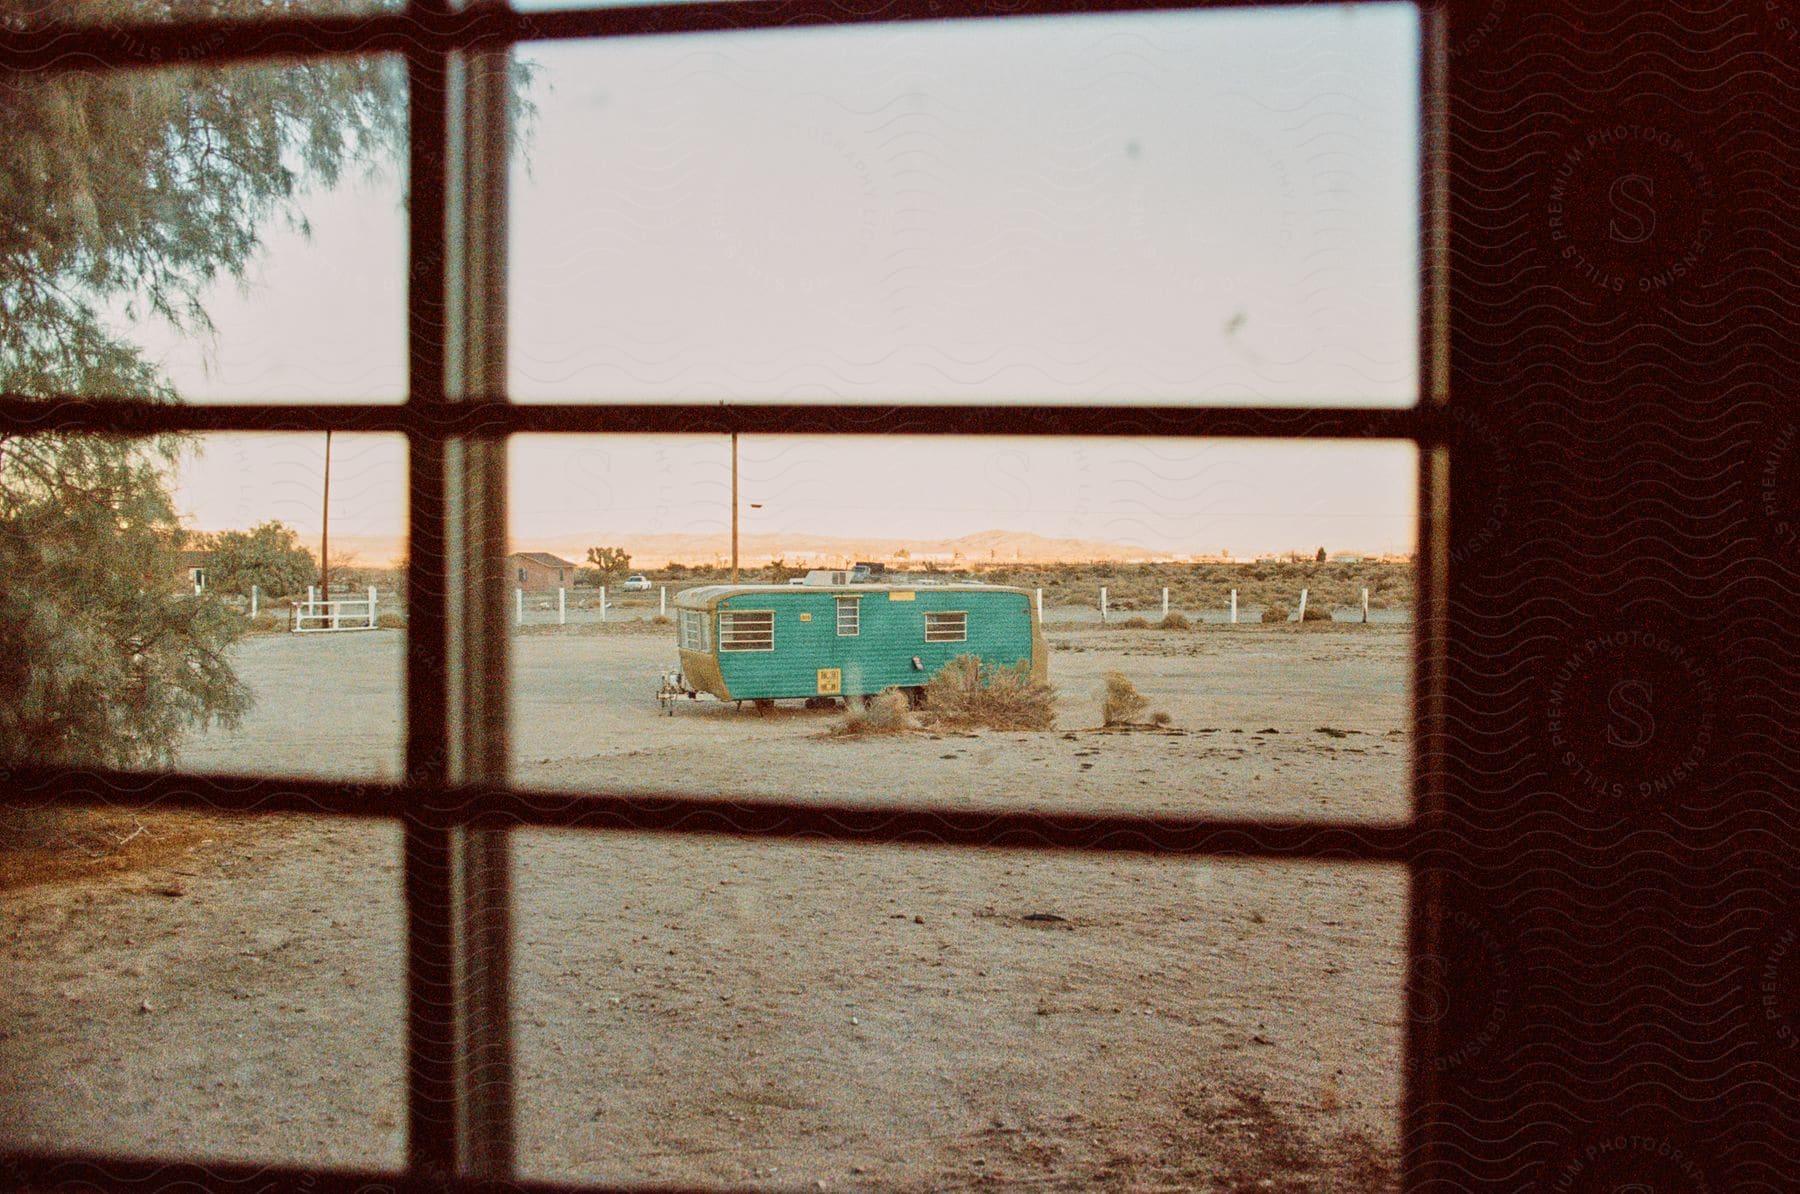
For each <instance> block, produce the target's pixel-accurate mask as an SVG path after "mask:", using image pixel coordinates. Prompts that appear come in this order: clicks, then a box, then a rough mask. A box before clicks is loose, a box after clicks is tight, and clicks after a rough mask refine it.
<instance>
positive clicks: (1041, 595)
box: [1037, 589, 1044, 625]
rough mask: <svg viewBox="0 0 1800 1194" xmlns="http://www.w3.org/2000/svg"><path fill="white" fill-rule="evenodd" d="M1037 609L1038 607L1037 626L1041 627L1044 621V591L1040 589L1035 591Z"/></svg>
mask: <svg viewBox="0 0 1800 1194" xmlns="http://www.w3.org/2000/svg"><path fill="white" fill-rule="evenodd" d="M1037 607H1038V624H1039V625H1042V624H1043V621H1044V590H1042V589H1039V590H1038V591H1037Z"/></svg>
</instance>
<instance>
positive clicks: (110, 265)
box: [0, 0, 530, 766]
mask: <svg viewBox="0 0 1800 1194" xmlns="http://www.w3.org/2000/svg"><path fill="white" fill-rule="evenodd" d="M379 2H380V3H385V4H389V5H392V4H395V3H397V0H379ZM321 7H324V6H321V5H319V4H313V3H307V4H302V3H301V0H179V2H178V3H176V4H175V5H174V8H173V10H171V7H170V4H169V2H168V0H95V2H93V3H91V4H89V5H87V6H86V7H85V9H84V11H83V14H82V15H83V18H84V19H86V20H101V19H105V20H124V21H131V20H160V19H165V18H167V17H168V16H169V15H171V11H173V12H174V13H175V14H178V15H181V16H194V17H235V16H242V17H255V16H267V15H270V14H272V13H275V12H278V11H280V10H283V9H291V10H293V11H300V10H301V9H303V8H304V9H306V10H307V11H314V12H316V11H319V9H320V8H321ZM359 7H360V5H359ZM65 13H66V6H64V5H58V4H53V3H48V2H47V0H0V29H6V30H9V31H12V30H28V29H32V28H35V27H38V26H40V25H43V24H45V23H47V22H49V21H51V20H54V19H55V18H56V17H58V16H60V15H64V14H65ZM514 70H515V74H514V80H513V81H514V86H515V98H514V111H515V114H517V115H519V116H521V117H523V116H526V115H528V106H527V105H526V104H525V103H524V102H523V101H522V100H521V99H519V98H518V96H519V95H520V94H521V93H522V87H523V84H524V83H525V82H526V81H527V79H528V78H529V73H530V68H529V67H515V68H514ZM405 99H406V91H405V67H404V63H403V61H402V60H401V59H400V58H398V57H396V56H380V57H368V58H355V59H331V60H328V61H317V62H307V63H301V64H286V63H284V64H281V65H278V66H257V67H245V68H229V69H218V68H212V67H201V66H193V65H185V64H183V65H175V66H169V67H162V68H159V69H153V70H141V71H137V70H133V71H118V72H97V71H67V72H59V73H54V74H50V73H43V74H39V73H21V72H10V71H3V70H0V125H3V126H4V128H5V130H6V133H5V139H6V151H5V152H4V153H3V154H0V213H4V216H3V218H0V391H4V392H7V393H11V394H18V395H26V396H43V397H46V398H51V397H55V396H57V395H62V394H76V395H81V396H84V397H119V398H133V399H138V400H146V401H163V402H166V401H173V400H175V399H176V398H177V397H178V395H176V394H175V392H174V390H173V387H172V386H171V385H170V384H169V382H168V380H167V378H166V377H165V376H164V375H163V373H162V371H161V370H160V369H159V367H158V366H157V363H156V362H155V361H153V360H150V359H148V358H146V356H145V355H144V353H143V352H142V350H141V349H140V348H139V346H138V345H136V344H135V343H133V342H132V341H131V340H130V339H129V337H128V335H127V334H123V333H121V331H120V329H121V328H124V329H129V328H130V327H131V326H133V325H134V324H137V323H140V322H142V321H145V320H149V319H160V320H163V321H165V322H167V323H169V324H171V325H173V326H174V327H176V328H177V329H179V330H181V331H184V332H187V333H190V334H193V335H196V336H204V335H207V334H208V333H210V331H211V330H212V324H211V321H210V320H209V319H208V317H207V312H206V309H205V307H204V305H203V300H204V298H205V296H206V295H207V293H208V292H209V290H210V288H211V287H213V286H214V285H216V284H218V283H219V282H221V281H225V280H228V279H231V280H236V281H238V282H239V283H242V282H243V281H244V280H245V279H246V277H247V276H248V272H249V270H250V268H251V267H252V266H253V264H254V262H255V258H256V255H257V253H258V250H259V249H260V248H261V245H262V234H263V231H264V229H265V228H267V227H268V226H269V223H270V222H271V221H275V220H279V221H284V222H285V223H286V224H287V225H288V226H290V227H293V228H298V229H300V230H301V231H303V232H304V231H306V220H305V216H304V215H303V213H302V212H301V210H300V207H299V200H300V198H301V197H302V194H303V192H304V190H305V188H306V187H307V186H308V185H310V184H315V183H316V184H323V185H325V186H330V185H332V184H334V183H335V182H336V181H337V180H338V179H339V177H340V176H341V175H342V174H343V172H344V171H346V170H347V169H350V168H352V167H356V166H361V167H364V168H367V169H370V170H374V169H376V168H377V167H379V166H382V165H393V164H397V163H398V162H400V161H401V160H403V157H404V154H403V152H402V151H403V149H404V146H405V135H406V118H407V113H406V103H405ZM183 447H184V444H183V441H181V440H180V439H179V438H176V437H167V438H164V439H160V440H157V441H154V442H151V443H137V444H133V443H129V442H125V441H120V440H116V439H108V438H104V437H98V436H66V435H43V436H36V437H31V438H16V437H5V436H0V758H7V759H27V758H28V759H31V760H33V761H37V762H48V763H84V764H100V765H116V766H131V765H141V764H147V763H157V762H163V761H167V760H170V759H172V758H173V756H174V753H175V750H176V748H177V746H178V744H179V742H180V739H181V737H182V735H183V733H184V732H186V731H187V730H189V729H191V728H192V727H194V726H196V725H204V724H206V723H209V722H213V721H219V722H224V723H226V724H231V723H233V722H235V721H236V719H237V718H239V717H241V716H242V714H243V713H244V711H245V710H246V709H247V708H248V707H249V704H250V698H249V695H248V693H247V692H246V691H245V689H244V688H243V686H242V685H241V683H240V682H239V680H238V678H237V676H236V675H235V674H234V673H233V671H232V669H231V667H230V666H229V664H228V663H227V662H226V661H225V650H226V648H227V647H228V646H229V644H230V643H231V642H232V641H233V639H234V637H235V635H236V634H237V633H239V632H240V631H241V629H242V628H243V623H244V620H243V619H242V618H239V617H237V616H236V615H235V614H233V613H231V612H230V611H228V610H227V609H225V607H224V606H223V605H222V604H221V603H220V602H219V601H217V600H216V598H213V597H210V596H207V597H194V596H191V595H183V594H182V593H181V592H179V588H180V586H179V585H178V584H177V569H178V564H179V557H178V556H177V555H176V554H175V553H176V551H177V548H178V547H179V545H180V542H181V539H182V535H181V532H180V529H179V527H178V526H177V523H176V518H175V514H174V510H173V507H172V505H171V503H170V499H169V482H170V478H169V475H168V473H169V470H170V468H171V466H172V465H173V463H174V461H175V460H176V459H177V457H178V456H179V454H180V452H181V450H182V449H183ZM223 579H224V578H222V577H219V576H218V575H217V573H216V572H215V573H214V574H213V583H214V585H217V584H218V582H219V581H220V580H223ZM240 583H241V582H240ZM255 583H261V582H260V581H257V582H255ZM245 587H247V585H246V586H245ZM270 587H271V588H280V587H285V586H282V585H278V584H273V583H272V584H271V585H270Z"/></svg>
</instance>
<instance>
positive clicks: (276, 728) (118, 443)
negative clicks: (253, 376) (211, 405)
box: [0, 434, 406, 779]
mask: <svg viewBox="0 0 1800 1194" xmlns="http://www.w3.org/2000/svg"><path fill="white" fill-rule="evenodd" d="M328 474H329V494H330V499H329V502H327V500H326V494H327V487H328V482H327V476H328ZM405 486H406V468H405V443H404V441H403V440H402V439H401V438H400V437H398V436H392V435H333V436H331V437H330V446H329V449H327V437H326V436H325V435H323V434H305V435H300V434H209V435H201V436H189V437H170V438H168V439H165V440H163V441H160V442H155V441H131V440H118V439H106V438H102V437H97V436H59V435H52V436H29V437H11V438H8V437H5V436H0V635H3V636H4V643H3V644H0V658H4V659H5V661H6V683H5V686H4V691H3V692H0V760H6V761H29V762H35V763H63V764H75V765H90V766H110V767H127V768H163V767H171V766H173V767H179V768H181V769H184V770H190V771H210V772H236V773H248V774H265V775H267V774H274V775H292V776H321V777H344V778H351V777H354V778H362V779H394V778H397V777H398V776H399V775H400V751H401V726H402V716H401V714H402V696H401V692H402V684H401V678H402V669H403V660H404V655H405V625H406V617H405V604H404V592H403V586H402V584H401V562H402V561H403V559H404V557H405V551H406V545H405V542H404V536H405V534H406V506H405V500H406V499H405ZM327 516H328V517H327ZM322 583H323V584H324V585H325V587H321V586H322Z"/></svg>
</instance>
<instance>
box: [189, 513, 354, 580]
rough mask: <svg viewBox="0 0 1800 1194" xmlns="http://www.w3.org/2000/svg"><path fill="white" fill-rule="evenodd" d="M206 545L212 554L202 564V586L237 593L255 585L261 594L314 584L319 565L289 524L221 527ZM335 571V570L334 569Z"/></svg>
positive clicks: (275, 523)
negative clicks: (245, 527) (246, 527)
mask: <svg viewBox="0 0 1800 1194" xmlns="http://www.w3.org/2000/svg"><path fill="white" fill-rule="evenodd" d="M206 545H207V547H208V548H210V549H211V551H212V558H211V559H210V560H208V561H207V565H206V587H207V588H208V589H209V590H215V591H217V592H220V593H232V594H235V595H237V596H239V597H248V596H249V595H250V586H251V585H259V586H261V588H262V592H263V596H265V597H282V596H285V595H287V594H289V593H299V592H303V591H304V590H305V589H306V587H307V586H308V585H311V584H317V583H318V579H319V565H318V563H317V561H315V560H314V559H313V556H312V553H311V552H309V551H307V550H306V549H305V548H304V547H302V546H300V537H299V536H298V535H297V534H295V532H294V530H293V528H292V527H288V526H284V525H283V524H281V523H279V522H265V523H263V524H262V525H261V526H258V527H255V528H253V529H251V530H248V531H222V532H220V533H219V534H217V535H212V536H210V537H209V538H208V539H207V541H206ZM334 574H335V573H334Z"/></svg>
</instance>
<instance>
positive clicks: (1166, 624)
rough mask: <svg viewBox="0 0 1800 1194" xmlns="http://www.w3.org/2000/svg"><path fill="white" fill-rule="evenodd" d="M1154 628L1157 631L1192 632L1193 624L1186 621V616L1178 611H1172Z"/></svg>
mask: <svg viewBox="0 0 1800 1194" xmlns="http://www.w3.org/2000/svg"><path fill="white" fill-rule="evenodd" d="M1156 628H1157V629H1158V630H1192V629H1193V628H1194V624H1193V623H1192V622H1190V621H1188V617H1187V615H1186V614H1184V613H1182V612H1181V611H1180V610H1178V609H1172V610H1170V611H1169V612H1168V615H1167V616H1166V617H1164V618H1163V620H1162V621H1160V622H1158V623H1157V624H1156Z"/></svg>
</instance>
